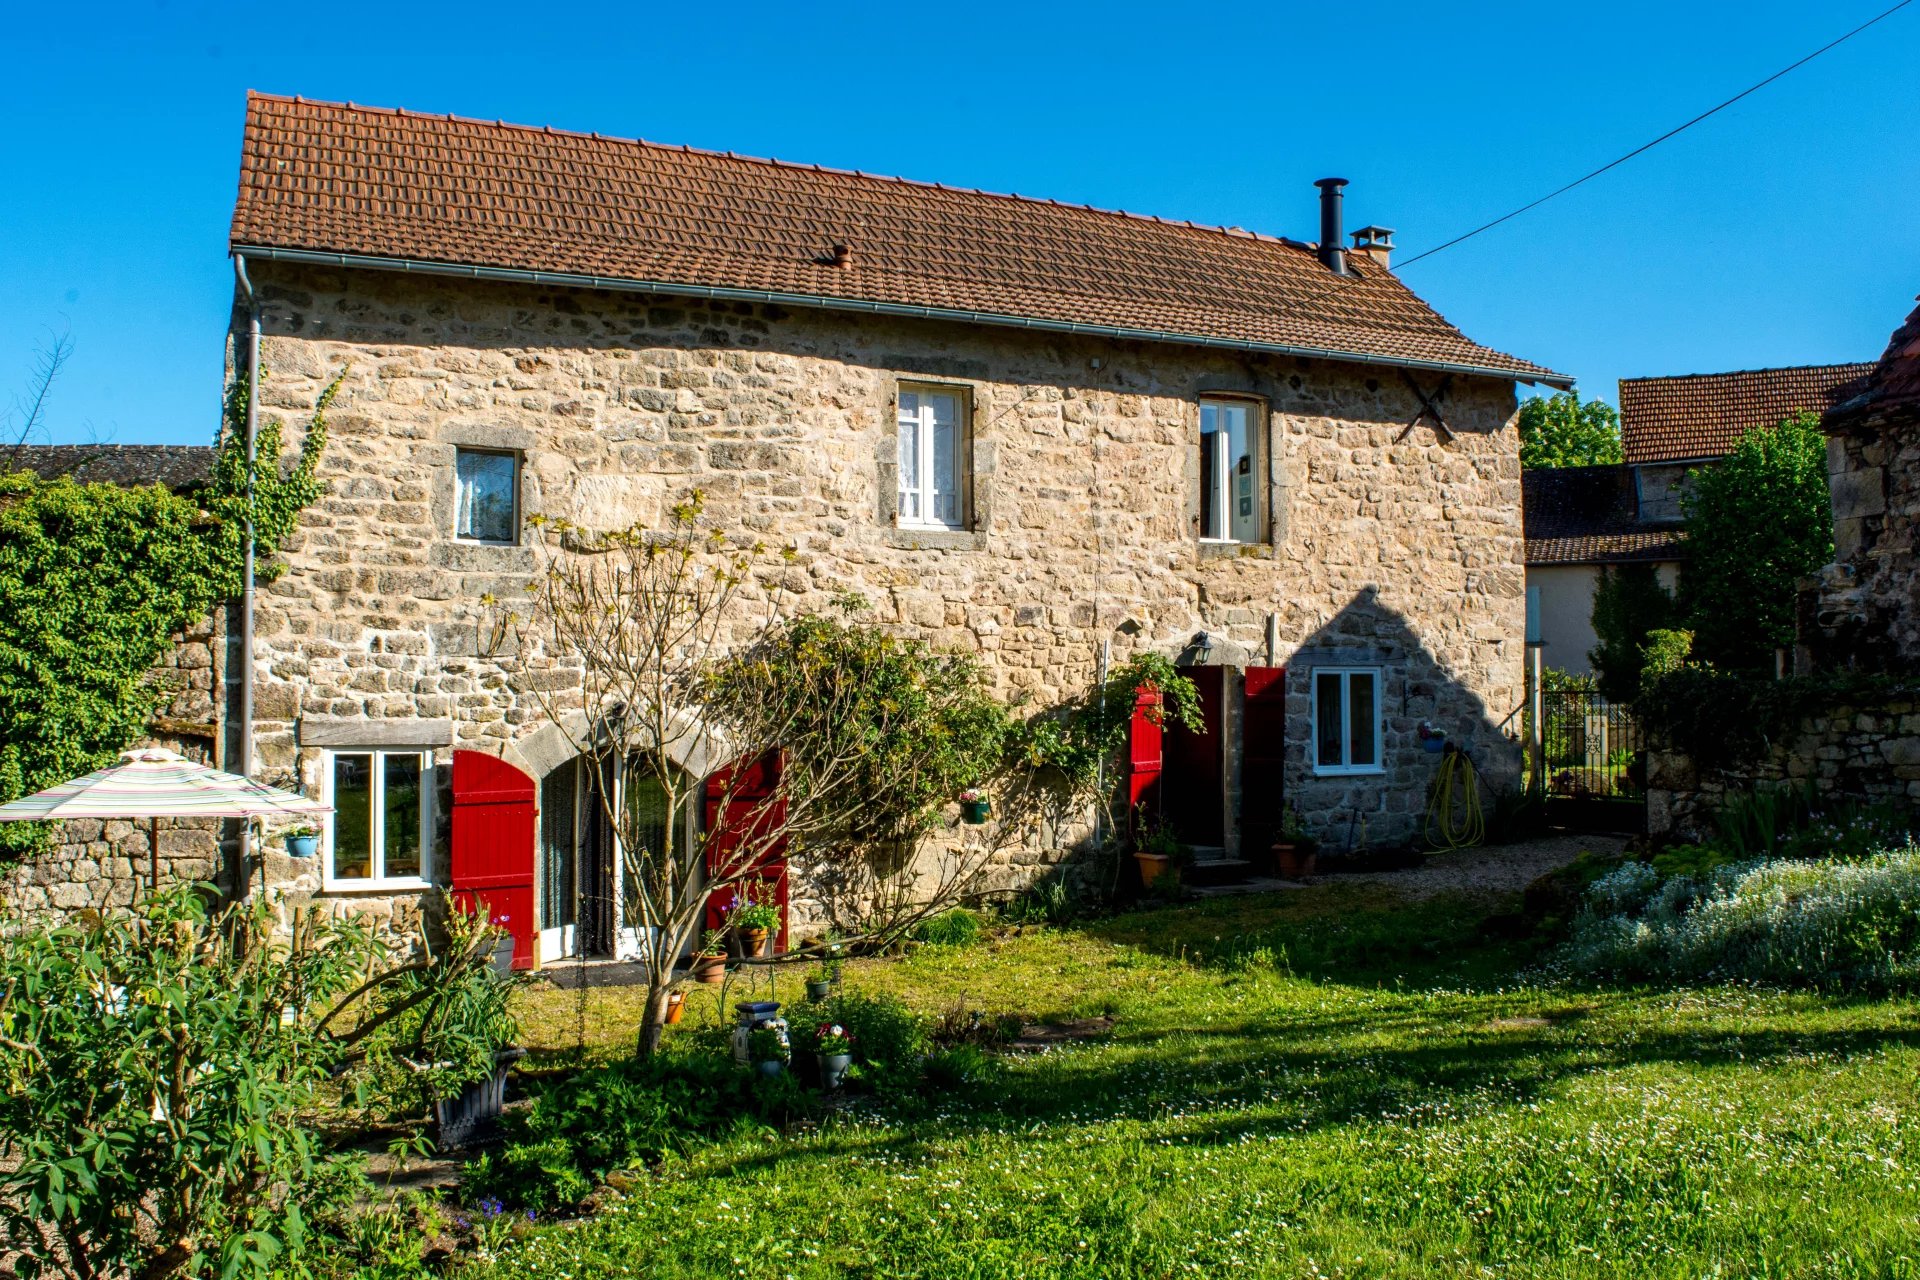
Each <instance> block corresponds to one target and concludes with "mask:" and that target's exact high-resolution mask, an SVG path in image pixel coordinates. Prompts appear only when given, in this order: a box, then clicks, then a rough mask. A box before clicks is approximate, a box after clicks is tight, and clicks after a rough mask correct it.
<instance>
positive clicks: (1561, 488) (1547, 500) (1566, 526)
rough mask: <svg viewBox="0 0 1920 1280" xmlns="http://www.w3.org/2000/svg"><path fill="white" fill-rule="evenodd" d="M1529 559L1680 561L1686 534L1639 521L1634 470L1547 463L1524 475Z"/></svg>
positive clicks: (1523, 511)
mask: <svg viewBox="0 0 1920 1280" xmlns="http://www.w3.org/2000/svg"><path fill="white" fill-rule="evenodd" d="M1520 494H1521V518H1522V521H1523V523H1524V525H1525V527H1526V537H1527V563H1528V564H1529V565H1550V564H1603V563H1625V562H1628V561H1634V560H1678V559H1680V558H1681V557H1682V556H1683V555H1685V554H1686V552H1685V548H1684V547H1683V546H1682V545H1681V537H1682V535H1681V532H1680V530H1678V529H1676V528H1673V527H1672V526H1666V527H1661V526H1657V525H1655V526H1649V525H1644V524H1641V523H1640V519H1639V509H1638V506H1637V504H1636V502H1635V499H1634V492H1633V468H1631V467H1627V466H1609V467H1548V468H1539V469H1535V470H1529V471H1523V472H1521V473H1520Z"/></svg>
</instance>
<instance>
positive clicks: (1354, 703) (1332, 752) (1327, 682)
mask: <svg viewBox="0 0 1920 1280" xmlns="http://www.w3.org/2000/svg"><path fill="white" fill-rule="evenodd" d="M1313 769H1314V772H1315V773H1378V772H1379V771H1380V670H1379V668H1377V667H1320V668H1318V669H1316V670H1315V671H1314V673H1313Z"/></svg>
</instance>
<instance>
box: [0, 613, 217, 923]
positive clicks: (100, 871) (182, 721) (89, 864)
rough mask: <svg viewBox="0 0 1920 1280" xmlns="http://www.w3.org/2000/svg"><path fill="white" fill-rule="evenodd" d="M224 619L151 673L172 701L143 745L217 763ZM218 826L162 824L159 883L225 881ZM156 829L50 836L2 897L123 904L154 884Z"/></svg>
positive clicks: (67, 827)
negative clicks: (50, 841)
mask: <svg viewBox="0 0 1920 1280" xmlns="http://www.w3.org/2000/svg"><path fill="white" fill-rule="evenodd" d="M225 621H226V620H225V617H224V615H223V614H216V615H215V617H213V618H210V619H208V620H207V621H206V622H205V623H203V624H201V625H200V626H197V627H195V628H193V629H192V630H190V631H187V632H185V633H184V634H182V635H181V636H180V637H179V638H178V641H177V643H176V644H175V645H174V647H173V648H172V650H171V651H169V652H168V653H167V655H166V656H165V657H163V658H162V659H161V660H160V661H159V662H158V663H156V664H155V666H154V671H153V678H154V679H155V680H156V681H158V682H159V683H160V684H161V685H162V687H163V688H165V689H167V690H168V696H167V698H166V700H165V702H164V703H163V705H162V706H161V708H160V710H159V712H158V714H157V715H156V716H155V717H154V720H153V722H152V724H151V726H150V729H151V731H150V733H149V734H148V736H147V737H145V738H143V739H142V740H141V741H140V743H139V744H138V745H141V746H161V747H166V748H168V749H170V750H173V751H178V752H179V753H180V754H182V755H184V756H187V757H188V758H189V759H193V760H198V761H200V762H201V763H202V764H215V765H217V764H218V763H219V760H218V751H217V748H216V745H215V734H216V733H217V732H218V727H219V716H220V708H221V706H222V704H223V702H224V696H223V695H224V680H225V671H224V667H225V649H226V643H225V641H226V636H225V632H226V626H225ZM224 826H225V824H223V823H221V822H219V821H217V820H206V819H191V818H182V819H172V820H165V821H162V822H161V823H160V824H159V828H158V833H159V840H158V852H159V867H160V877H161V880H162V881H163V882H165V881H168V880H170V879H189V880H205V881H213V882H217V883H222V884H224V883H225V881H226V879H227V878H228V877H229V875H230V859H229V858H228V856H227V853H226V852H225V851H223V846H222V843H221V840H222V832H223V829H224ZM153 830H154V829H153V828H152V827H150V826H149V824H148V823H147V822H145V821H125V820H118V819H116V820H111V821H105V822H102V821H97V820H83V821H74V822H62V823H59V824H57V825H56V826H55V827H54V829H53V841H54V843H53V845H52V847H51V848H50V849H49V850H48V851H47V852H46V853H44V854H42V855H40V856H39V857H37V858H34V859H31V860H30V861H28V862H26V863H24V864H22V865H20V866H17V867H14V868H11V869H10V870H9V871H7V872H6V873H5V876H4V878H0V894H4V895H5V897H6V899H7V901H8V902H9V904H11V905H12V906H14V907H16V908H18V909H20V910H22V911H25V912H28V913H38V912H43V911H49V910H53V911H70V910H74V909H76V908H81V907H93V908H96V909H97V908H103V907H118V906H126V905H127V904H128V903H130V902H132V901H133V898H134V893H135V889H136V887H138V886H144V885H146V884H147V883H149V882H150V880H151V878H152V870H151V867H152V861H151V860H152V858H153V853H154V846H155V842H154V838H153Z"/></svg>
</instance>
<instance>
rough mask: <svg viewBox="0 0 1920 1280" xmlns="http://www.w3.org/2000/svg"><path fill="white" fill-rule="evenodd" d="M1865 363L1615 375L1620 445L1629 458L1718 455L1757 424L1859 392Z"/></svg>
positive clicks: (1821, 406)
mask: <svg viewBox="0 0 1920 1280" xmlns="http://www.w3.org/2000/svg"><path fill="white" fill-rule="evenodd" d="M1872 371H1873V366H1872V365H1871V364H1808V365H1794V366H1792V367H1790V368H1785V369H1743V370H1741V371H1739V372H1737V373H1689V374H1681V375H1678V376H1675V377H1667V378H1622V379H1620V447H1621V450H1622V452H1623V454H1624V456H1625V458H1626V460H1627V461H1628V462H1630V463H1636V462H1680V461H1684V460H1691V459H1695V458H1717V457H1719V456H1721V455H1722V454H1724V453H1727V452H1729V451H1731V450H1732V448H1733V446H1734V444H1735V442H1737V441H1738V440H1739V439H1740V437H1741V436H1743V435H1745V434H1746V433H1747V432H1749V431H1751V430H1753V429H1754V428H1755V427H1772V426H1778V425H1779V424H1780V422H1781V421H1782V420H1784V419H1786V418H1790V417H1792V416H1793V415H1794V414H1796V413H1799V412H1802V411H1803V410H1811V411H1812V412H1814V413H1825V412H1826V411H1827V410H1828V409H1830V408H1832V407H1833V406H1834V405H1837V404H1839V403H1840V402H1841V401H1843V400H1845V399H1847V398H1848V397H1850V396H1853V395H1857V394H1858V393H1859V391H1860V388H1861V387H1862V386H1863V385H1864V384H1863V379H1865V377H1866V375H1867V374H1869V373H1871V372H1872Z"/></svg>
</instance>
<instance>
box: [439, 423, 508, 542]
mask: <svg viewBox="0 0 1920 1280" xmlns="http://www.w3.org/2000/svg"><path fill="white" fill-rule="evenodd" d="M463 453H471V454H482V455H485V456H486V457H489V458H505V459H507V460H508V461H510V462H512V463H513V484H512V488H513V515H512V517H511V520H512V522H513V536H512V537H509V538H476V537H473V536H472V535H471V534H465V533H461V532H460V455H461V454H463ZM520 466H521V459H520V454H519V453H518V451H516V450H513V449H479V448H469V447H468V446H466V445H463V444H462V445H455V446H454V449H453V539H454V541H455V542H468V543H472V544H473V545H474V546H477V547H517V546H519V545H520Z"/></svg>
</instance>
